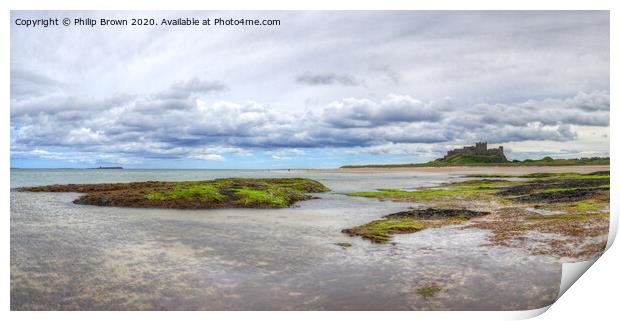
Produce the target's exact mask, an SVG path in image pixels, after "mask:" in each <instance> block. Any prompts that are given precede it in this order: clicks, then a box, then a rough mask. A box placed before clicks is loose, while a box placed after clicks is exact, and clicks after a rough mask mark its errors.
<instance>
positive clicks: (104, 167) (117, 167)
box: [93, 166, 123, 169]
mask: <svg viewBox="0 0 620 321" xmlns="http://www.w3.org/2000/svg"><path fill="white" fill-rule="evenodd" d="M93 169H123V168H122V167H121V166H99V167H95V168H93Z"/></svg>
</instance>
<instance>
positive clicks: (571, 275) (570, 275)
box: [558, 257, 598, 299]
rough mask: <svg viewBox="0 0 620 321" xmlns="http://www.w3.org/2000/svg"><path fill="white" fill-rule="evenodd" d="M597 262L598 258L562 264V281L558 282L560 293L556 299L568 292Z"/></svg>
mask: <svg viewBox="0 0 620 321" xmlns="http://www.w3.org/2000/svg"><path fill="white" fill-rule="evenodd" d="M596 260H598V257H597V258H595V259H593V260H590V261H583V262H573V263H563V264H562V281H561V282H560V292H559V294H558V299H559V298H560V297H561V296H562V295H563V294H564V293H565V292H566V290H568V289H569V288H570V287H571V286H572V285H573V284H575V282H577V280H578V279H579V278H580V277H581V276H582V275H583V274H584V273H585V272H586V271H587V270H588V269H589V268H590V267H591V266H592V264H594V262H596Z"/></svg>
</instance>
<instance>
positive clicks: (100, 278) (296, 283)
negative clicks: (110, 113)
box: [11, 169, 561, 310]
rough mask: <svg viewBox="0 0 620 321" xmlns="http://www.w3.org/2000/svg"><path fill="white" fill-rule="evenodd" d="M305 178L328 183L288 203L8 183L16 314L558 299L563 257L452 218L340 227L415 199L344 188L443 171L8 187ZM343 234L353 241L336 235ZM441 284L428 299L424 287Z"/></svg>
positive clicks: (412, 182)
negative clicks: (399, 231) (95, 196)
mask: <svg viewBox="0 0 620 321" xmlns="http://www.w3.org/2000/svg"><path fill="white" fill-rule="evenodd" d="M222 177H308V178H312V179H316V180H319V181H321V182H322V183H323V184H325V185H327V186H328V187H329V188H330V189H331V190H332V192H329V193H324V194H320V195H318V196H320V198H319V199H312V200H308V201H303V202H299V203H297V204H296V206H294V207H292V208H286V209H218V210H172V209H133V208H115V207H97V206H85V205H76V204H73V203H72V201H73V200H74V199H75V198H77V197H78V196H79V194H75V193H25V192H17V191H15V190H14V189H12V190H11V309H14V310H32V309H34V310H38V309H45V310H50V309H51V310H134V309H148V310H151V309H157V310H162V309H163V310H433V309H440V310H446V309H447V310H520V309H534V308H539V307H543V306H545V305H548V304H550V303H551V302H552V301H553V300H554V299H555V298H556V296H557V293H558V289H559V284H560V277H561V264H560V262H559V261H558V260H557V259H555V258H552V257H548V256H532V255H530V254H529V253H527V252H525V251H523V250H519V249H513V248H506V247H497V246H488V243H489V242H488V240H487V236H488V231H483V230H478V229H463V228H462V226H447V227H443V228H437V229H428V230H424V231H421V232H418V233H413V234H406V235H397V236H395V237H394V244H373V243H371V242H368V241H366V240H363V239H361V238H358V237H349V236H347V235H345V234H343V233H341V230H342V229H343V228H349V227H353V226H356V225H360V224H364V223H367V222H369V221H371V220H374V219H378V218H380V217H382V216H383V215H386V214H390V213H394V212H397V211H401V210H405V209H406V208H408V207H409V206H411V205H412V204H407V203H398V202H390V201H383V202H382V201H378V200H375V199H368V198H359V197H349V196H346V195H343V194H342V193H346V192H350V191H365V190H373V189H376V188H402V189H415V188H419V187H422V186H434V185H437V184H439V183H441V182H445V181H450V180H458V179H459V177H458V176H456V175H447V174H441V173H433V174H420V173H415V174H414V173H392V172H389V173H329V172H318V171H304V170H297V171H295V170H292V171H288V170H278V171H274V170H107V169H106V170H78V169H75V170H64V169H63V170H60V169H58V170H34V169H32V170H30V169H29V170H20V169H15V170H12V171H11V187H12V188H15V187H20V186H36V185H46V184H67V183H112V182H132V181H147V180H160V181H181V180H207V179H214V178H222ZM338 242H349V243H351V244H352V246H351V247H349V248H341V247H340V246H338V245H336V244H335V243H338ZM435 285H436V286H440V287H442V291H441V292H439V293H438V294H436V295H435V296H433V297H423V296H420V295H419V294H418V293H416V291H417V290H418V289H420V288H422V287H426V286H435Z"/></svg>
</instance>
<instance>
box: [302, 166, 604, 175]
mask: <svg viewBox="0 0 620 321" xmlns="http://www.w3.org/2000/svg"><path fill="white" fill-rule="evenodd" d="M608 170H609V165H588V166H451V167H381V168H379V167H359V168H335V169H313V170H310V171H315V172H319V173H390V172H392V173H398V172H410V173H438V174H439V173H441V174H455V175H459V174H463V175H466V174H509V175H522V174H529V173H550V172H553V173H591V172H596V171H608Z"/></svg>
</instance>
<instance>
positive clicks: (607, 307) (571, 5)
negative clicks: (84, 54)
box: [0, 0, 620, 320]
mask: <svg viewBox="0 0 620 321" xmlns="http://www.w3.org/2000/svg"><path fill="white" fill-rule="evenodd" d="M617 3H619V2H618V1H603V0H588V1H573V0H568V1H558V2H553V1H547V2H542V1H540V0H521V1H492V0H469V1H459V0H444V1H437V0H436V1H432V2H431V1H425V2H419V3H412V2H411V1H407V0H392V1H389V2H387V1H365V0H357V1H355V0H343V1H334V0H315V1H283V0H264V1H251V0H230V1H226V2H224V1H222V2H219V3H213V2H209V3H207V2H201V1H183V0H176V1H162V0H134V1H127V0H108V1H105V2H98V3H97V2H96V1H78V0H57V1H54V2H51V1H45V0H25V1H19V2H18V1H14V2H13V3H10V2H9V1H3V2H2V5H1V6H3V7H4V11H3V12H2V20H3V21H2V24H1V28H2V35H3V40H4V46H2V48H3V50H2V57H3V62H4V63H3V64H0V72H1V73H2V75H3V77H2V78H1V79H2V88H1V89H0V92H1V95H2V101H3V102H5V105H4V106H5V108H4V110H3V113H4V114H3V117H0V121H1V122H2V126H3V128H4V130H5V133H6V134H5V135H3V136H2V138H1V139H0V144H1V147H2V150H3V152H4V153H6V154H5V155H4V157H3V158H2V159H1V164H0V184H2V187H3V190H4V191H5V193H6V194H5V197H4V198H3V199H2V208H3V214H4V224H3V229H2V231H3V234H4V235H3V237H2V242H3V246H2V257H3V258H4V264H3V265H2V268H3V271H4V278H3V279H2V283H3V285H4V287H3V288H4V291H3V292H2V299H3V300H2V304H3V307H4V309H3V313H4V314H8V315H6V316H5V318H4V319H5V320H7V319H8V318H10V319H11V320H13V319H35V318H36V319H40V318H46V319H52V320H54V319H58V320H67V319H68V320H73V319H75V320H78V319H82V318H84V317H85V316H86V315H85V314H83V313H71V312H55V313H43V314H42V313H37V312H8V311H9V309H10V306H9V299H10V284H9V283H10V282H9V281H10V279H9V274H10V262H9V260H10V240H9V235H10V214H9V211H10V205H9V195H8V191H9V188H10V187H9V182H10V175H9V168H10V136H9V128H10V123H9V120H10V110H9V105H10V101H9V79H10V58H9V56H10V47H9V45H8V44H9V36H10V11H9V10H63V9H64V10H198V9H200V10H222V9H231V10H321V9H322V10H328V9H329V10H379V9H381V10H399V9H400V10H402V9H416V10H445V9H450V10H532V9H535V10H611V29H612V30H611V35H612V36H611V51H612V55H611V57H612V58H611V59H612V61H611V70H612V71H614V70H618V68H617V67H618V66H617V64H616V63H615V60H614V57H616V56H617V55H618V53H619V52H620V51H619V50H618V37H617V35H618V32H617V31H618V22H617V16H618V14H616V12H615V9H616V8H617V6H618V4H617ZM614 35H615V36H616V37H614ZM614 76H615V74H614V73H612V74H611V104H612V106H613V105H614V102H615V101H617V99H616V98H615V97H616V95H615V94H616V92H617V90H614V89H615V88H614V84H616V82H617V81H614ZM618 123H619V122H618V117H617V115H616V113H613V112H612V113H611V124H618ZM610 132H611V138H610V139H611V142H612V146H611V148H610V155H612V158H611V159H612V166H611V167H612V171H613V172H614V173H616V172H617V171H616V170H617V169H618V159H617V157H616V155H620V154H619V153H617V151H618V146H614V145H613V142H614V141H615V139H614V138H615V137H616V135H617V132H618V130H614V127H613V126H611V128H610ZM617 184H618V178H617V176H614V175H612V184H611V186H612V189H611V195H612V201H611V209H612V226H613V227H612V232H611V233H610V240H613V238H614V236H615V234H616V231H617V226H618V217H617V213H618V212H617V209H618V208H617V207H618V204H617V203H618V202H617V197H614V196H615V194H616V193H615V191H616V189H615V188H614V187H615V186H617ZM609 245H611V242H609ZM617 248H618V247H617V246H616V247H615V248H611V249H609V250H608V251H607V253H606V254H605V255H604V256H603V257H602V258H601V259H600V260H599V261H598V262H596V263H595V264H594V266H593V267H592V268H591V271H589V272H588V273H586V274H585V276H584V277H582V278H581V280H580V281H579V282H577V284H576V286H574V288H575V289H574V290H571V291H568V292H566V294H565V295H564V296H563V297H562V298H561V300H559V301H558V302H557V303H555V304H554V305H553V306H552V307H551V309H550V310H549V312H548V313H546V314H544V315H543V319H547V320H552V319H553V320H565V319H566V318H570V319H572V318H574V317H577V316H581V317H583V318H588V319H592V318H594V317H599V318H603V319H607V318H609V316H611V315H615V314H616V313H617V311H616V309H615V305H616V304H617V302H616V301H617V300H616V299H615V297H616V295H615V294H616V292H617V290H616V289H615V288H614V286H617V285H618V284H620V282H618V276H617V275H618V271H619V270H620V269H619V266H620V264H619V261H620V259H619V258H620V253H619V251H618V249H617ZM544 311H546V308H545V309H540V310H534V311H519V312H302V313H294V312H251V313H248V312H170V313H160V312H141V313H140V314H139V315H138V314H136V312H111V313H90V314H88V316H87V317H88V318H91V319H94V320H107V319H108V318H110V317H114V318H121V319H135V318H136V317H146V318H149V319H152V320H162V319H164V318H166V319H167V318H170V317H174V318H178V317H183V318H188V319H203V318H204V317H210V318H226V319H237V318H239V319H241V318H244V319H245V318H249V317H251V318H253V319H254V318H258V319H268V320H290V319H297V320H315V319H316V318H317V317H320V318H329V319H331V318H334V319H336V318H337V319H343V318H346V319H356V320H373V319H377V318H385V319H387V318H390V319H394V320H398V319H404V318H411V317H414V318H415V317H422V318H423V319H430V320H452V319H455V318H459V319H462V320H497V319H520V318H528V317H533V316H536V315H538V314H540V313H542V312H544Z"/></svg>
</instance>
